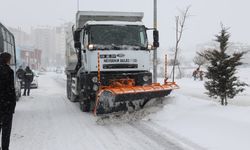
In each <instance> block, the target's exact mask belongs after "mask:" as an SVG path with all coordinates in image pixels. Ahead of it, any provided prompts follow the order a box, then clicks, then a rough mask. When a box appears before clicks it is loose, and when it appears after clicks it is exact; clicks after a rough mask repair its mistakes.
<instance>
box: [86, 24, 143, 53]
mask: <svg viewBox="0 0 250 150" xmlns="http://www.w3.org/2000/svg"><path fill="white" fill-rule="evenodd" d="M89 33H90V34H89V38H90V44H95V45H102V46H113V47H112V49H114V48H115V49H123V48H124V47H139V48H140V49H146V47H147V36H146V30H145V27H144V26H137V25H124V26H118V25H93V26H90V30H89Z"/></svg>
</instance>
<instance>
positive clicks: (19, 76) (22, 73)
mask: <svg viewBox="0 0 250 150" xmlns="http://www.w3.org/2000/svg"><path fill="white" fill-rule="evenodd" d="M24 74H25V71H24V70H23V68H22V66H20V67H19V68H18V70H17V71H16V75H17V77H18V79H20V80H23V78H24Z"/></svg>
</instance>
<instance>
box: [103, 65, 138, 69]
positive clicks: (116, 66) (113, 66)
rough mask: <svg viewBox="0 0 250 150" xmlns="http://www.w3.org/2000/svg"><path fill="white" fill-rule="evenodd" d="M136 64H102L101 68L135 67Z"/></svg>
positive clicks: (136, 66)
mask: <svg viewBox="0 0 250 150" xmlns="http://www.w3.org/2000/svg"><path fill="white" fill-rule="evenodd" d="M135 68H138V64H104V65H103V69H135Z"/></svg>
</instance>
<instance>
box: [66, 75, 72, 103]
mask: <svg viewBox="0 0 250 150" xmlns="http://www.w3.org/2000/svg"><path fill="white" fill-rule="evenodd" d="M66 90H67V91H66V93H67V98H68V99H69V100H70V98H71V77H70V76H69V75H68V76H67V89H66Z"/></svg>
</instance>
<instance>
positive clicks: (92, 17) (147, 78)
mask: <svg viewBox="0 0 250 150" xmlns="http://www.w3.org/2000/svg"><path fill="white" fill-rule="evenodd" d="M143 16H144V14H143V13H142V12H103V11H78V12H77V14H76V24H75V25H74V26H73V27H72V32H68V36H67V40H66V43H67V44H66V47H67V49H66V68H65V73H66V75H67V97H68V99H69V100H70V101H72V102H79V104H80V109H81V110H82V111H84V112H90V111H92V112H94V114H95V115H103V114H110V113H114V112H124V111H128V110H137V109H141V108H143V107H144V106H145V105H146V104H147V103H148V102H149V101H150V100H151V99H154V98H161V97H165V96H167V95H169V94H170V93H171V91H172V90H173V89H176V88H178V86H177V85H176V84H175V83H174V82H167V80H165V81H164V83H163V84H162V85H161V84H159V83H153V82H152V73H151V72H150V53H151V52H152V51H153V50H154V49H155V48H157V47H159V32H158V31H157V30H156V29H152V28H151V29H150V28H147V27H145V25H144V24H143V22H142V19H143ZM148 30H153V32H152V33H153V39H154V41H153V44H152V45H150V44H149V42H148V36H147V31H148Z"/></svg>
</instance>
